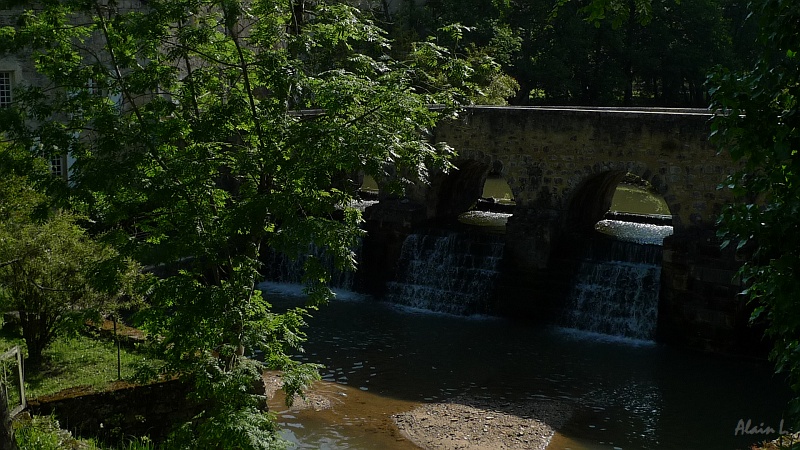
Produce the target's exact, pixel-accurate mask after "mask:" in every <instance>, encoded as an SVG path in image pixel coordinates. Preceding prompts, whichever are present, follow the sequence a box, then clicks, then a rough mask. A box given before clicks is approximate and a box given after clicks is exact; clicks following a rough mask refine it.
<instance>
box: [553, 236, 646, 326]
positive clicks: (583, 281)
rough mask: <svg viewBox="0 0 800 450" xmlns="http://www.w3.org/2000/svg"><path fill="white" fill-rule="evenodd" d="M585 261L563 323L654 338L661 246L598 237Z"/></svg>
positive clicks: (568, 303)
mask: <svg viewBox="0 0 800 450" xmlns="http://www.w3.org/2000/svg"><path fill="white" fill-rule="evenodd" d="M594 244H595V245H592V246H590V248H589V249H587V252H586V255H587V257H586V258H585V259H584V260H583V261H581V263H580V265H579V267H578V271H577V274H576V275H575V277H574V279H573V284H572V288H571V290H570V293H569V296H568V298H567V302H566V307H565V309H564V314H563V316H562V320H561V325H562V326H565V327H567V328H577V329H580V330H586V331H591V332H596V333H602V334H609V335H615V336H623V337H628V338H634V339H645V340H652V339H653V338H654V335H655V328H656V319H657V315H658V296H659V289H660V285H661V247H660V246H656V245H642V244H634V243H628V242H620V241H613V240H605V239H604V240H601V241H595V242H594Z"/></svg>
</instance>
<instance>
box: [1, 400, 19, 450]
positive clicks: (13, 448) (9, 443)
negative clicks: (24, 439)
mask: <svg viewBox="0 0 800 450" xmlns="http://www.w3.org/2000/svg"><path fill="white" fill-rule="evenodd" d="M0 422H2V423H0V450H19V447H18V446H17V440H16V439H15V438H14V427H12V426H11V412H10V411H9V410H8V396H7V395H6V386H4V385H3V386H0Z"/></svg>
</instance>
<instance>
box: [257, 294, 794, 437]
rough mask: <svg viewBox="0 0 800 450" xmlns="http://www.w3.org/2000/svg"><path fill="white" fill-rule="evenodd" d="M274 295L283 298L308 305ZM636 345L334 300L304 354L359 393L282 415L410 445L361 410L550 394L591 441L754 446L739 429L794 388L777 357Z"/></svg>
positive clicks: (340, 432)
mask: <svg viewBox="0 0 800 450" xmlns="http://www.w3.org/2000/svg"><path fill="white" fill-rule="evenodd" d="M268 298H270V299H271V300H272V301H273V302H274V303H275V304H277V305H279V306H289V305H291V304H293V303H296V302H298V301H300V300H297V299H295V300H292V299H290V298H285V297H283V298H279V297H277V296H272V295H268ZM631 344H632V343H631V342H624V341H613V340H609V339H605V338H604V339H597V338H596V336H594V335H591V334H585V333H579V332H564V331H563V330H559V329H542V328H537V327H531V326H528V325H525V324H520V323H515V322H513V321H510V320H506V319H499V318H488V317H472V318H462V317H455V316H448V315H443V314H439V315H430V314H426V313H423V312H420V311H416V310H409V309H402V308H397V307H394V306H392V305H387V304H384V303H378V302H372V301H334V302H332V303H331V304H330V305H328V306H326V307H324V308H323V309H321V310H320V311H319V312H317V313H316V317H314V318H313V319H312V320H311V321H310V328H309V342H308V343H307V345H306V353H304V354H302V355H298V356H300V357H301V358H303V359H305V360H307V361H311V362H318V363H322V364H325V366H326V367H327V369H326V371H325V372H324V373H323V375H324V376H325V377H326V379H328V380H331V381H332V382H333V383H336V384H338V385H340V386H342V387H343V388H346V389H349V390H348V391H346V392H347V393H348V398H353V397H352V396H354V395H356V396H360V397H357V398H358V399H359V400H358V401H357V402H354V403H350V405H351V406H352V407H353V408H355V409H354V410H349V411H347V412H346V413H341V412H337V411H333V412H330V413H329V414H330V417H329V418H328V419H326V421H324V423H322V422H319V421H318V422H314V419H311V422H308V421H307V420H309V419H308V418H304V416H302V415H296V414H293V413H292V414H289V416H296V417H298V419H297V420H295V419H292V418H291V417H285V418H282V419H281V422H282V424H283V425H284V426H286V427H295V428H292V432H293V433H294V434H295V435H296V437H297V439H299V440H302V441H303V442H304V444H303V445H304V447H303V448H330V449H345V448H364V449H368V448H387V449H389V448H407V447H392V444H391V443H387V442H386V441H381V443H380V444H375V443H369V442H370V439H371V438H370V437H369V436H366V437H365V436H364V435H363V429H375V427H376V425H375V424H374V423H373V422H369V423H367V424H366V425H365V422H363V421H354V420H352V418H353V417H360V418H363V417H366V416H370V417H373V418H374V420H376V421H378V422H380V420H384V419H385V418H386V417H387V416H388V415H391V414H392V413H394V412H399V410H398V409H399V408H407V409H411V408H412V407H413V405H414V404H415V403H421V402H427V401H438V400H441V399H445V398H450V397H453V396H455V395H484V396H491V397H492V398H495V399H504V400H507V401H509V402H516V401H520V400H524V399H546V400H552V401H562V402H568V403H569V404H571V405H574V407H575V414H574V416H573V418H572V420H571V421H570V422H569V423H568V425H567V426H566V427H565V428H564V429H563V430H561V433H560V435H561V437H562V438H563V439H564V440H565V441H566V440H567V439H570V441H571V442H581V443H583V444H581V445H584V447H583V448H613V447H619V448H625V449H648V448H653V449H662V448H663V449H678V448H681V449H682V448H745V447H747V446H748V445H749V443H750V441H751V440H752V439H751V440H748V439H747V438H743V437H742V436H734V435H733V430H734V428H735V426H736V423H737V421H738V420H739V419H741V418H745V419H747V418H752V419H753V420H754V421H756V420H758V421H759V422H760V421H764V422H774V423H778V422H779V421H780V414H781V411H782V410H783V409H784V402H785V399H786V395H787V390H786V388H785V386H784V385H783V384H782V383H781V382H780V380H778V379H776V378H775V377H773V376H772V375H771V370H770V366H769V365H768V364H766V363H763V362H758V361H750V360H747V361H741V360H733V359H724V358H718V357H711V356H708V355H702V354H697V353H690V352H684V351H681V350H679V349H674V348H668V347H663V346H659V345H654V344H648V345H642V344H636V343H635V341H634V343H633V345H631ZM362 387H363V388H367V390H361V389H360V388H362ZM358 402H362V403H358ZM345 403H347V402H346V401H345ZM359 404H360V405H361V406H359ZM359 407H360V408H362V409H363V408H372V409H370V411H369V412H368V413H367V412H363V411H362V412H359V410H358V408H359ZM376 408H377V409H376ZM381 408H383V412H382V413H381V412H379V410H380V409H381ZM400 410H402V409H400ZM337 414H339V415H338V416H337ZM381 418H382V419H381ZM297 423H300V424H301V425H302V427H303V428H302V433H301V432H300V431H298V429H297V428H296V427H297V425H296V424H297ZM348 423H350V424H353V425H347V424H348ZM376 423H377V422H376ZM380 423H385V422H380ZM329 428H330V430H329ZM385 433H388V431H381V432H380V433H378V434H381V435H383V434H385ZM301 434H302V436H301ZM306 439H311V441H312V442H313V443H312V444H308V442H309V441H306ZM406 444H407V443H406ZM406 444H402V445H406ZM315 445H319V446H320V447H316V446H315ZM398 445H401V444H398ZM556 445H560V444H556ZM552 448H562V447H552ZM573 448H575V447H573ZM578 448H581V447H578Z"/></svg>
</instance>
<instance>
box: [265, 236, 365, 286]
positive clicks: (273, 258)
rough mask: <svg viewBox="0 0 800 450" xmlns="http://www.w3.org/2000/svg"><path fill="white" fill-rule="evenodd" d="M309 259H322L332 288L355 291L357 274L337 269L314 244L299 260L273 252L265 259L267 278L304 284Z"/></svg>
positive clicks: (280, 281) (327, 256) (330, 259)
mask: <svg viewBox="0 0 800 450" xmlns="http://www.w3.org/2000/svg"><path fill="white" fill-rule="evenodd" d="M360 250H361V248H360V247H359V248H357V249H356V250H355V251H356V253H359V252H360ZM308 257H314V258H318V259H320V260H321V262H322V264H323V265H324V266H325V267H327V269H328V271H329V273H330V278H331V279H330V282H329V283H328V285H329V286H330V287H331V288H339V289H344V290H353V289H354V284H355V273H354V272H349V271H342V270H338V269H336V268H335V267H334V264H333V262H332V258H331V257H330V256H329V255H327V254H326V253H325V252H324V251H323V250H322V249H320V248H319V247H317V246H316V245H314V244H309V246H308V250H307V252H305V254H304V255H301V256H300V257H299V258H297V259H291V258H289V257H288V256H286V255H285V254H283V253H278V252H271V253H270V254H269V255H268V256H267V257H266V258H265V260H266V261H265V264H264V266H265V277H266V279H267V280H268V281H274V282H278V283H292V284H302V282H303V281H302V277H303V264H305V261H306V259H307V258H308Z"/></svg>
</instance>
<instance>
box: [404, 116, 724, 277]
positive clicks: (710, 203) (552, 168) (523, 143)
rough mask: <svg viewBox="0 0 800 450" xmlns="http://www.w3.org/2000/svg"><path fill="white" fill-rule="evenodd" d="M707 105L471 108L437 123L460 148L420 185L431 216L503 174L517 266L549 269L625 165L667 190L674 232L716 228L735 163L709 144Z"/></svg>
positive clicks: (467, 201)
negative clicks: (447, 166) (446, 169)
mask: <svg viewBox="0 0 800 450" xmlns="http://www.w3.org/2000/svg"><path fill="white" fill-rule="evenodd" d="M709 118H710V114H709V113H708V112H707V111H704V110H620V109H601V108H593V109H578V108H569V109H568V108H507V107H475V108H470V109H469V110H468V111H467V113H466V114H465V115H464V116H463V117H462V119H461V120H459V121H453V122H448V123H444V124H441V125H440V126H439V127H438V128H437V130H436V139H437V140H439V141H445V142H447V143H448V144H450V145H451V146H452V147H454V148H455V149H456V151H457V152H458V158H457V159H456V160H455V164H456V166H457V167H458V170H456V171H453V172H452V173H451V174H449V175H446V176H439V177H437V178H435V179H434V180H433V183H432V185H431V186H430V188H428V189H424V190H423V191H418V192H416V193H415V195H416V198H415V200H417V201H418V202H420V203H423V204H425V205H426V207H427V211H426V215H427V216H428V217H448V216H453V215H457V214H459V213H461V212H463V211H465V210H466V209H468V208H469V207H470V205H472V204H474V203H475V201H476V200H477V199H478V197H479V196H480V195H481V192H482V191H481V189H482V186H483V183H484V181H485V179H486V176H487V174H488V173H489V172H490V171H492V172H494V173H498V172H499V173H500V174H501V176H502V177H503V178H504V179H505V180H506V182H507V183H508V184H509V187H510V188H511V190H512V192H513V194H514V199H515V201H516V204H517V206H516V209H515V210H514V216H513V217H512V218H511V220H510V222H509V225H508V228H507V233H508V234H509V239H513V240H514V242H515V245H514V249H516V251H517V253H518V254H517V255H516V257H515V258H514V259H515V261H516V264H521V265H522V266H523V267H527V268H531V269H533V268H544V267H547V265H548V261H549V260H550V256H551V255H550V253H551V249H552V246H553V244H554V243H555V241H556V240H557V239H558V237H559V235H562V234H563V233H564V232H565V231H581V230H584V229H591V228H593V227H594V224H595V223H597V221H598V220H600V219H602V218H603V215H604V214H605V213H606V211H608V209H609V206H610V205H611V199H612V197H613V195H614V191H615V189H616V186H617V185H618V184H619V182H620V181H621V180H622V178H623V177H624V176H625V174H626V173H632V174H634V175H636V176H638V177H640V178H642V179H644V180H646V181H648V182H649V183H650V184H651V185H652V186H653V187H654V188H655V190H656V191H657V192H658V193H659V194H660V195H661V196H663V197H664V200H665V201H666V203H667V205H668V206H669V209H670V212H671V214H672V216H673V227H674V229H675V234H676V235H683V234H686V233H689V232H692V231H693V229H704V230H705V229H709V228H711V227H713V224H714V221H715V218H716V216H717V215H718V214H719V212H720V211H721V209H722V206H723V205H724V204H725V203H727V202H728V201H730V198H729V197H728V193H727V191H720V190H718V189H717V186H718V185H720V184H721V183H722V182H723V181H724V180H725V177H726V176H727V175H728V174H729V173H731V171H732V170H733V169H734V167H733V164H732V162H731V160H730V158H728V157H726V156H724V155H722V156H718V155H717V150H716V149H715V148H714V146H712V145H711V144H710V143H709V142H708V135H709V131H710V130H709V125H708V121H709Z"/></svg>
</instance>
